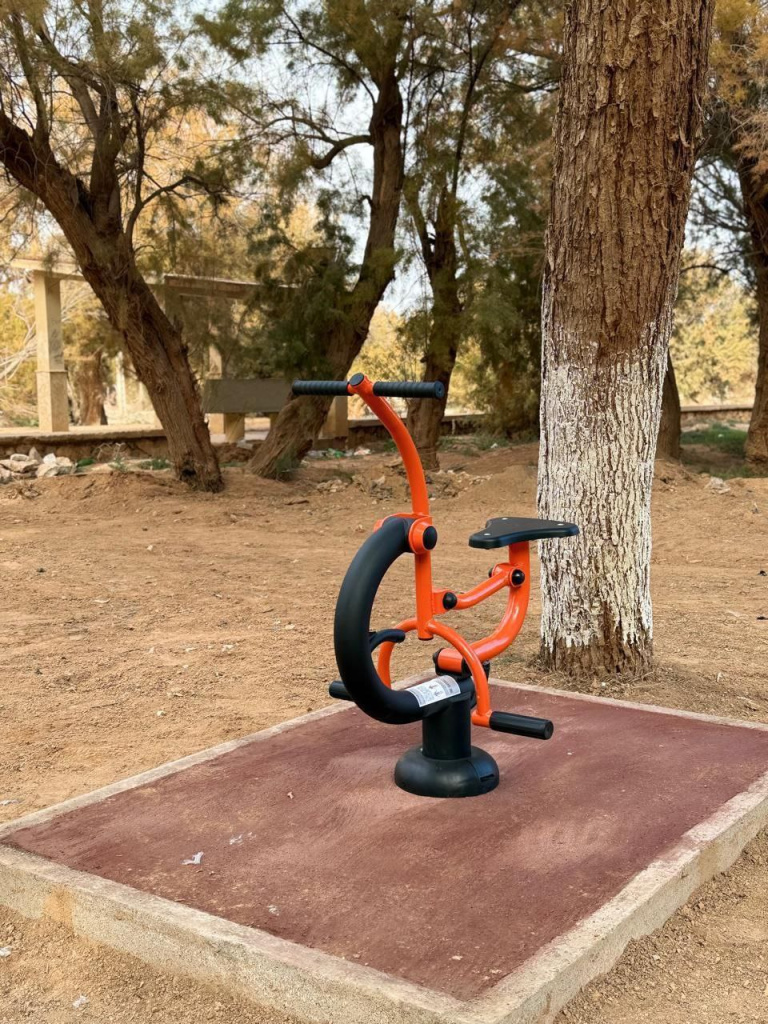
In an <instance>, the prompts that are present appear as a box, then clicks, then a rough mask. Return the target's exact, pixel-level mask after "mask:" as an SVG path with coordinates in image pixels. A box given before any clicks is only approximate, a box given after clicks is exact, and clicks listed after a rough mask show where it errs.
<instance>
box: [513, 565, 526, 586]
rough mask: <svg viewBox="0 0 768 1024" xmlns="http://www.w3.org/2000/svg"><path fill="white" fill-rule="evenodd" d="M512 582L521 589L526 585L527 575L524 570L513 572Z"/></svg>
mask: <svg viewBox="0 0 768 1024" xmlns="http://www.w3.org/2000/svg"><path fill="white" fill-rule="evenodd" d="M512 582H513V583H514V585H515V586H516V587H519V586H520V584H521V583H525V573H524V572H523V570H522V569H515V570H514V571H513V573H512Z"/></svg>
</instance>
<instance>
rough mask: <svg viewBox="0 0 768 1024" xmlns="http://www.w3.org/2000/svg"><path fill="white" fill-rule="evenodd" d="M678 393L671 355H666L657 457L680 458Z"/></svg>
mask: <svg viewBox="0 0 768 1024" xmlns="http://www.w3.org/2000/svg"><path fill="white" fill-rule="evenodd" d="M680 432H681V424H680V393H679V391H678V390H677V377H676V376H675V368H674V366H673V365H672V357H671V356H669V355H668V356H667V372H666V373H665V374H664V389H663V391H662V396H661V423H660V424H659V437H658V440H657V442H656V458H657V459H679V458H680Z"/></svg>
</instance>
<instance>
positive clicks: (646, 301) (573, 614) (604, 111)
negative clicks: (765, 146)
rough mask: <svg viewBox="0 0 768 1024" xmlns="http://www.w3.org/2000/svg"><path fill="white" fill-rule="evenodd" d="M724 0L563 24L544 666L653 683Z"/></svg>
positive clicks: (551, 280) (573, 18) (548, 305)
mask: <svg viewBox="0 0 768 1024" xmlns="http://www.w3.org/2000/svg"><path fill="white" fill-rule="evenodd" d="M711 18H712V3H711V2H710V0H682V2H681V0H676V2H674V3H671V2H660V3H657V4H654V5H649V4H645V3H641V2H639V0H617V2H615V3H613V4H610V5H604V4H599V3H595V2H594V0H575V2H574V3H572V4H570V5H569V6H568V7H567V8H566V23H565V36H564V63H563V76H562V79H561V88H560V98H559V106H558V114H557V119H556V126H555V154H554V160H555V165H554V179H553V187H552V199H551V208H550V209H551V212H550V222H549V227H548V232H547V246H546V264H545V273H544V298H543V314H542V324H543V361H542V410H541V415H542V433H541V450H540V465H539V510H540V514H541V515H542V516H543V517H545V518H547V519H557V520H560V519H565V520H571V521H573V522H576V523H578V524H579V526H580V528H581V534H580V536H579V537H578V538H577V539H576V540H575V541H574V542H573V543H571V542H569V543H568V544H565V543H561V544H559V545H557V546H555V544H554V543H551V542H550V543H549V544H543V545H542V549H543V550H542V563H541V566H542V568H541V581H542V611H543V615H542V646H541V655H542V660H543V663H544V664H545V665H546V666H548V667H550V668H555V669H562V670H565V671H568V672H570V673H573V674H580V673H603V672H609V673H623V672H638V671H644V670H645V669H646V668H647V667H648V666H649V664H650V663H651V658H652V637H653V625H652V611H651V598H650V587H649V573H650V551H651V531H650V498H651V484H652V478H653V457H654V450H655V446H656V435H657V432H658V426H659V417H660V412H661V398H662V387H663V382H664V375H665V371H666V366H667V354H668V343H669V334H670V329H671V319H672V306H673V303H674V297H675V292H676V289H677V277H678V269H679V260H680V251H681V248H682V243H683V235H684V229H685V220H686V214H687V210H688V200H689V194H690V182H691V176H692V174H693V160H694V150H695V143H696V139H697V136H698V133H699V121H700V110H701V106H702V103H703V101H704V91H705V82H706V69H707V51H708V47H709V39H710V29H711Z"/></svg>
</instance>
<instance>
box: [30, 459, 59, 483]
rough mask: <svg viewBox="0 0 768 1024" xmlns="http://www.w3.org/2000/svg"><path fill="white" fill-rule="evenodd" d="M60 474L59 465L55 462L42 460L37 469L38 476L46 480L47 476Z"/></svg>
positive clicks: (36, 474) (39, 478)
mask: <svg viewBox="0 0 768 1024" xmlns="http://www.w3.org/2000/svg"><path fill="white" fill-rule="evenodd" d="M58 475H59V467H58V466H57V465H56V463H55V462H41V463H40V465H39V466H38V467H37V471H36V473H35V476H36V477H37V479H38V480H44V479H45V478H47V477H51V476H58Z"/></svg>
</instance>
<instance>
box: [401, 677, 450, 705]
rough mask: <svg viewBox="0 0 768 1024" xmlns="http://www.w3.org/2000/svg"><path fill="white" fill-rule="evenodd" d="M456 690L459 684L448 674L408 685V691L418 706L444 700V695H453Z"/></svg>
mask: <svg viewBox="0 0 768 1024" xmlns="http://www.w3.org/2000/svg"><path fill="white" fill-rule="evenodd" d="M458 692H459V684H458V683H457V682H456V680H455V679H451V677H450V676H438V677H437V679H428V680H427V681H426V683H419V684H418V685H417V686H409V687H408V693H412V694H413V696H414V697H415V698H416V700H417V701H418V702H419V707H420V708H423V707H425V706H426V705H427V704H434V703H436V702H437V701H438V700H445V698H446V697H455V696H456V694H457V693H458Z"/></svg>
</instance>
